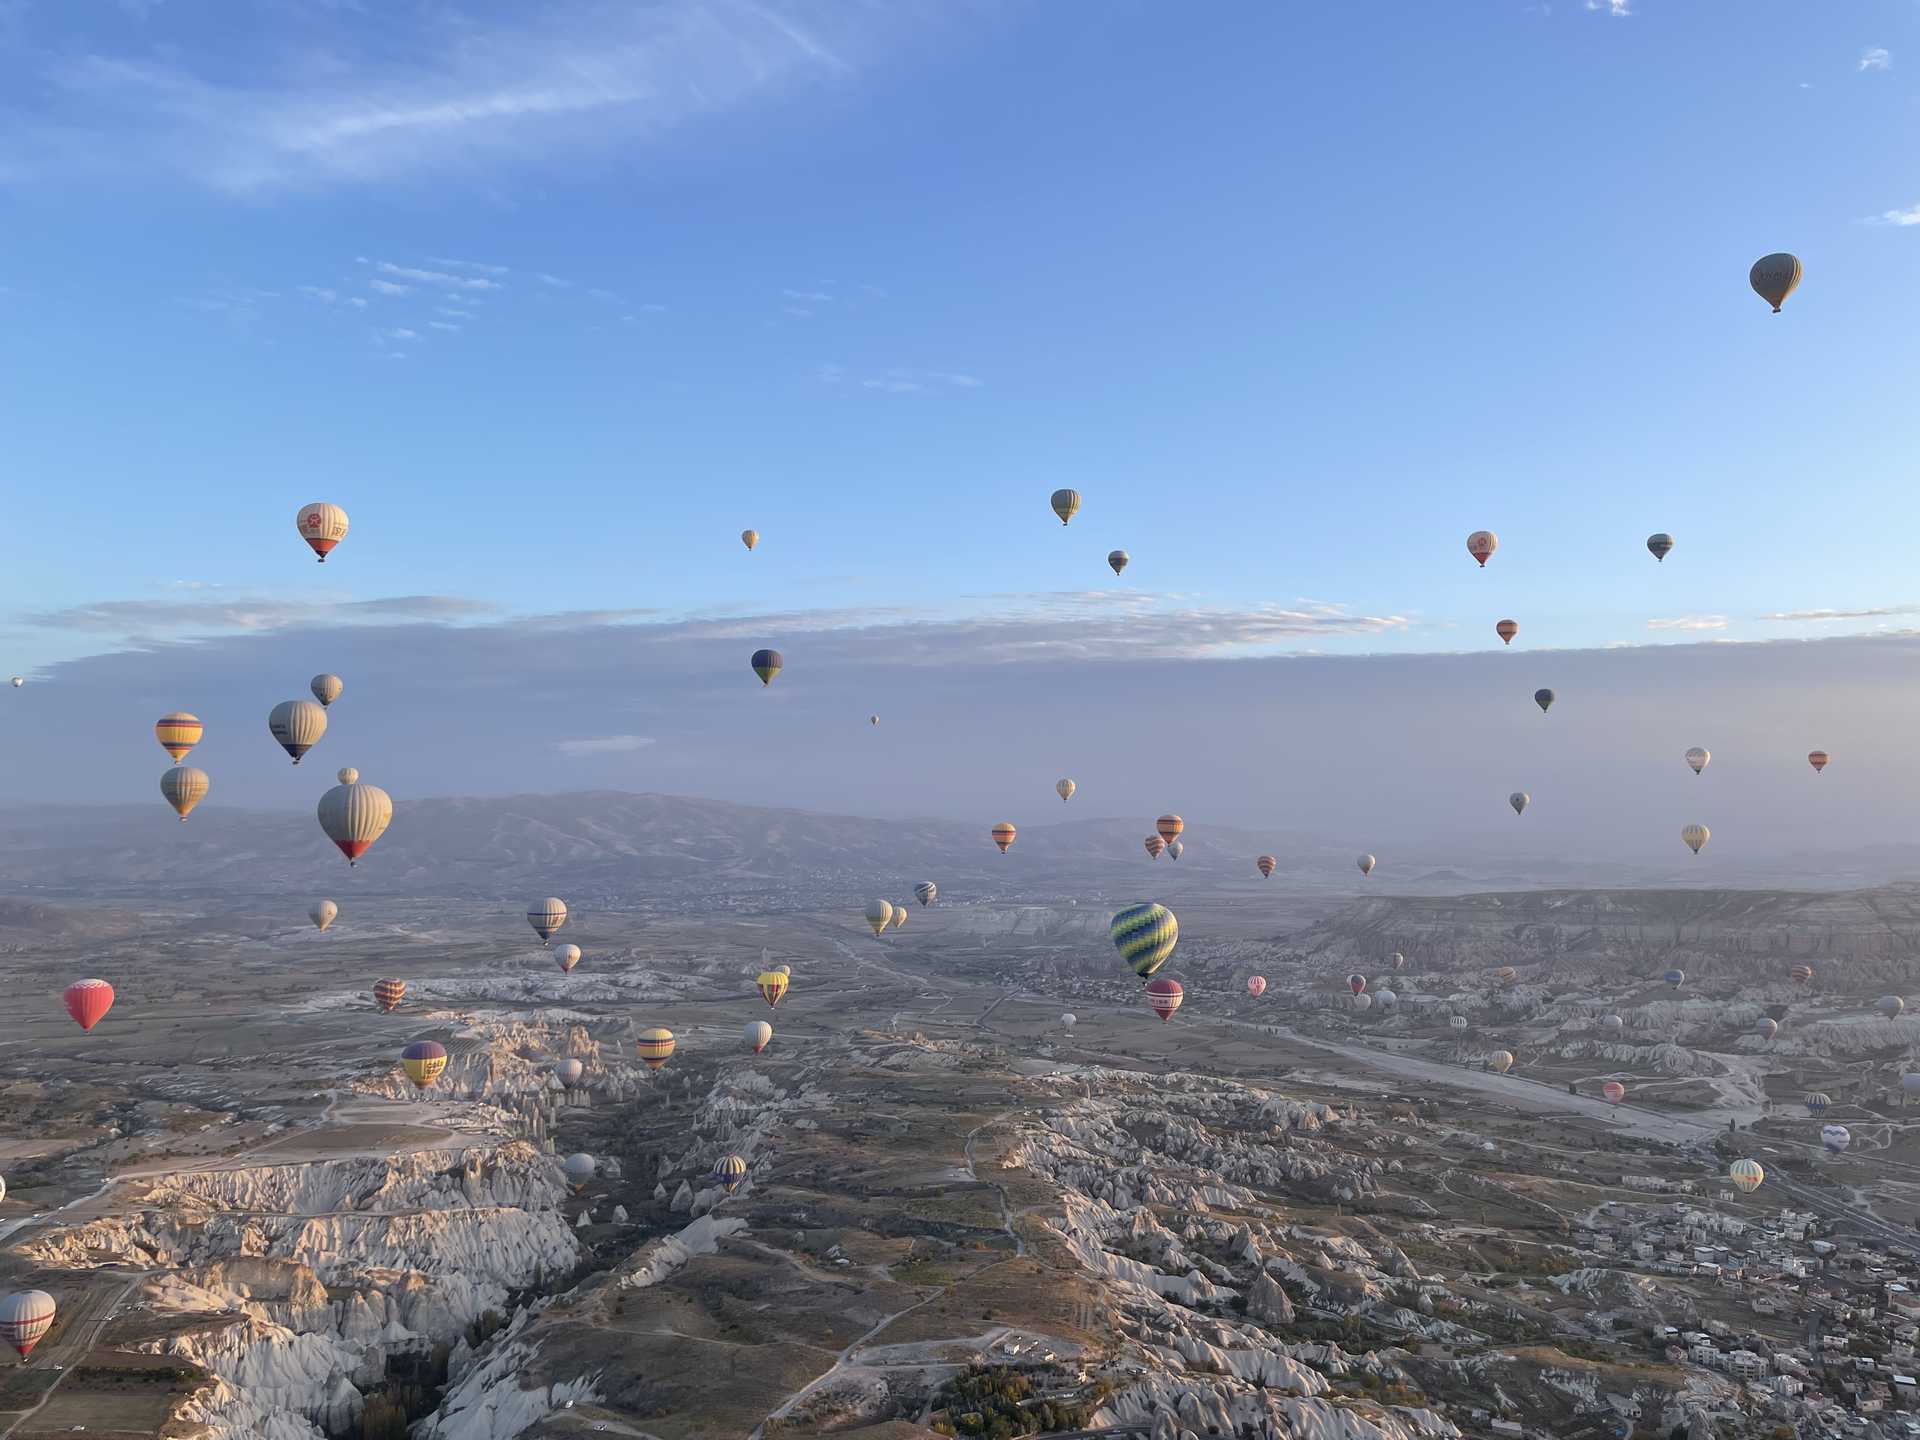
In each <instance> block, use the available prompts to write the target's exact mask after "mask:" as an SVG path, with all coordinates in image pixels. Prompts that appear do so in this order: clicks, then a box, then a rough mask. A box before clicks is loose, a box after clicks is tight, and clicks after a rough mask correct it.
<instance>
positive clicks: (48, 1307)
mask: <svg viewBox="0 0 1920 1440" xmlns="http://www.w3.org/2000/svg"><path fill="white" fill-rule="evenodd" d="M55 1309H56V1307H55V1305H54V1303H53V1296H51V1295H49V1294H47V1292H46V1291H44V1290H16V1291H14V1292H13V1294H11V1295H9V1296H7V1297H6V1299H4V1300H0V1340H5V1341H6V1342H7V1344H9V1345H11V1346H12V1347H13V1348H14V1349H16V1350H18V1351H19V1352H20V1358H21V1359H22V1360H24V1359H26V1358H27V1356H28V1355H29V1354H31V1353H32V1352H33V1347H34V1346H36V1345H38V1344H39V1343H40V1339H41V1337H42V1336H44V1335H45V1334H46V1333H47V1331H49V1330H51V1329H52V1328H53V1316H54V1311H55Z"/></svg>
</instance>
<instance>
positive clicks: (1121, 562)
mask: <svg viewBox="0 0 1920 1440" xmlns="http://www.w3.org/2000/svg"><path fill="white" fill-rule="evenodd" d="M1132 558H1133V557H1132V556H1131V555H1129V554H1127V552H1126V551H1124V550H1109V551H1108V552H1107V564H1109V565H1111V566H1112V567H1113V573H1114V574H1116V575H1118V574H1119V573H1120V572H1121V571H1122V570H1124V569H1126V568H1127V561H1129V560H1131V559H1132Z"/></svg>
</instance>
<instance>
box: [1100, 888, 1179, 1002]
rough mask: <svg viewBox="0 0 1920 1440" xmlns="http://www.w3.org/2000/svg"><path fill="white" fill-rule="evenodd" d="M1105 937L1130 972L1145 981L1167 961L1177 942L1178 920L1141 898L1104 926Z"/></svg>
mask: <svg viewBox="0 0 1920 1440" xmlns="http://www.w3.org/2000/svg"><path fill="white" fill-rule="evenodd" d="M1107 938H1108V939H1109V940H1111V941H1113V948H1114V949H1116V950H1118V951H1119V952H1120V958H1121V959H1122V960H1124V961H1126V962H1127V964H1128V965H1129V966H1130V967H1131V968H1132V970H1133V973H1134V974H1136V975H1138V976H1139V977H1140V978H1141V979H1143V980H1144V979H1147V978H1148V977H1149V976H1151V975H1152V974H1153V972H1154V971H1156V970H1158V969H1159V968H1160V967H1161V966H1162V965H1164V964H1166V963H1167V957H1168V956H1169V955H1171V954H1173V947H1174V946H1176V945H1178V944H1179V943H1180V922H1179V921H1178V920H1176V919H1174V916H1173V912H1172V911H1171V910H1169V909H1167V907H1166V906H1164V905H1159V904H1156V903H1154V902H1153V901H1151V900H1142V901H1140V902H1139V903H1138V904H1136V905H1129V906H1127V908H1126V909H1124V910H1122V911H1120V912H1119V913H1118V914H1117V915H1115V916H1114V917H1113V920H1112V922H1111V923H1110V924H1109V925H1108V926H1107ZM1174 988H1175V990H1176V991H1177V990H1178V989H1179V987H1178V986H1175V987H1174Z"/></svg>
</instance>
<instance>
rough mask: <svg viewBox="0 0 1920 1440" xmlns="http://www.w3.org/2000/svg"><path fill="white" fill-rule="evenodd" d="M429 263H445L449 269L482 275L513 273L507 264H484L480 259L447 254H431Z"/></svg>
mask: <svg viewBox="0 0 1920 1440" xmlns="http://www.w3.org/2000/svg"><path fill="white" fill-rule="evenodd" d="M427 263H428V264H429V265H443V266H445V267H446V268H447V269H449V270H472V271H475V272H477V273H478V274H481V275H511V274H512V273H513V271H512V270H510V269H509V268H508V267H507V266H505V265H482V264H481V263H480V262H479V261H478V260H450V259H448V258H447V257H446V256H445V255H429V256H428V257H427Z"/></svg>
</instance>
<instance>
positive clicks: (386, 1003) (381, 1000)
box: [373, 980, 407, 1013]
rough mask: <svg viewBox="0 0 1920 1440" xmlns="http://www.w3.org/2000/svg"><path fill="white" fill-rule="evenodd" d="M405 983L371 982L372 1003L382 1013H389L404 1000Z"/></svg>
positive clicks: (402, 981) (405, 992)
mask: <svg viewBox="0 0 1920 1440" xmlns="http://www.w3.org/2000/svg"><path fill="white" fill-rule="evenodd" d="M406 994H407V982H406V981H404V980H376V981H374V982H373V1003H374V1004H376V1005H378V1006H379V1007H380V1009H381V1011H382V1012H383V1013H391V1012H392V1011H393V1010H394V1008H395V1007H397V1006H398V1005H399V1004H400V1002H401V1001H402V1000H403V999H405V998H406Z"/></svg>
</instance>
